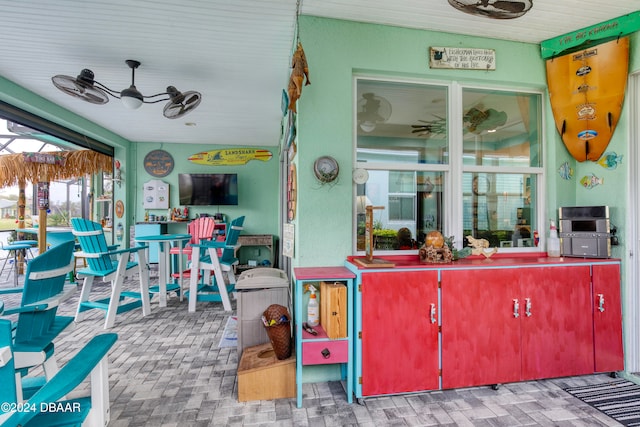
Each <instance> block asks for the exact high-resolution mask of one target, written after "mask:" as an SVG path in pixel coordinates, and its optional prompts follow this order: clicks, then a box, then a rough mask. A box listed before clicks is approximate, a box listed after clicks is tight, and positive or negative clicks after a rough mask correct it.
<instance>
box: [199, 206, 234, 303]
mask: <svg viewBox="0 0 640 427" xmlns="http://www.w3.org/2000/svg"><path fill="white" fill-rule="evenodd" d="M243 224H244V216H240V217H238V218H236V219H234V220H233V221H231V224H230V227H229V229H228V230H227V237H226V239H225V241H224V242H216V241H209V242H200V243H199V244H192V245H191V246H192V247H193V248H194V250H193V253H192V255H191V280H190V282H189V291H188V298H189V312H192V313H193V312H195V311H196V302H197V301H210V302H222V306H223V307H224V310H225V311H231V301H230V300H229V292H231V291H232V290H233V288H234V286H235V283H236V277H235V274H234V272H233V266H234V265H236V264H238V259H237V258H236V257H235V252H236V249H237V248H238V237H239V236H240V232H241V231H242V229H243ZM196 248H198V250H196ZM201 271H202V274H201V275H200V274H199V273H200V272H201ZM211 271H213V273H214V275H213V282H212V281H211V280H212V278H211ZM223 273H226V274H227V280H228V282H229V285H228V286H227V285H226V284H225V280H224V274H223ZM200 277H201V278H202V282H200V280H199V279H200Z"/></svg>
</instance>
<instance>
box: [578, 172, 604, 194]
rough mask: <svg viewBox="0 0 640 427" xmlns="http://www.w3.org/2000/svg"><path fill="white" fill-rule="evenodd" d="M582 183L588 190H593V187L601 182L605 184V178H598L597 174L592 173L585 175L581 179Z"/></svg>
mask: <svg viewBox="0 0 640 427" xmlns="http://www.w3.org/2000/svg"><path fill="white" fill-rule="evenodd" d="M580 184H582V186H583V187H584V188H586V189H587V190H591V189H592V188H593V187H595V186H598V185H600V184H604V178H598V177H597V176H596V175H595V174H593V173H592V174H591V176H587V175H585V176H583V177H582V179H581V180H580Z"/></svg>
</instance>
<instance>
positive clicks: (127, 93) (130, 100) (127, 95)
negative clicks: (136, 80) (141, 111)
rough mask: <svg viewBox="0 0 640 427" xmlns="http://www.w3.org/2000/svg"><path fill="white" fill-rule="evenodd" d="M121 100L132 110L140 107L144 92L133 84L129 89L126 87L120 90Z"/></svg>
mask: <svg viewBox="0 0 640 427" xmlns="http://www.w3.org/2000/svg"><path fill="white" fill-rule="evenodd" d="M120 100H121V101H122V103H123V104H124V106H125V107H127V108H129V109H130V110H137V109H138V108H140V106H141V105H142V102H143V97H142V94H141V93H140V92H139V91H138V89H136V87H135V86H133V85H131V86H129V87H128V88H127V89H124V90H123V91H122V92H120Z"/></svg>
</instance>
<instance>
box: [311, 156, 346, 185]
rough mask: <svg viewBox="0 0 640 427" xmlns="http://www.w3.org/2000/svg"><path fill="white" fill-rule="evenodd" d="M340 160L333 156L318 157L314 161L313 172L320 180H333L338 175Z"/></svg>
mask: <svg viewBox="0 0 640 427" xmlns="http://www.w3.org/2000/svg"><path fill="white" fill-rule="evenodd" d="M339 172H340V168H339V167H338V162H337V161H336V159H334V158H333V157H331V156H322V157H318V158H317V159H316V161H315V162H314V163H313V173H314V174H315V175H316V178H318V180H319V181H320V182H333V181H335V179H336V178H337V177H338V173H339Z"/></svg>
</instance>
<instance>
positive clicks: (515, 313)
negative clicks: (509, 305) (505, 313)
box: [513, 298, 520, 319]
mask: <svg viewBox="0 0 640 427" xmlns="http://www.w3.org/2000/svg"><path fill="white" fill-rule="evenodd" d="M513 317H515V318H516V319H517V318H518V317H520V303H519V302H518V299H517V298H514V300H513Z"/></svg>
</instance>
